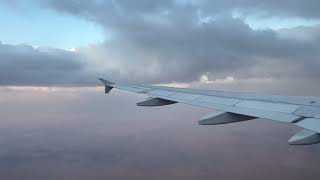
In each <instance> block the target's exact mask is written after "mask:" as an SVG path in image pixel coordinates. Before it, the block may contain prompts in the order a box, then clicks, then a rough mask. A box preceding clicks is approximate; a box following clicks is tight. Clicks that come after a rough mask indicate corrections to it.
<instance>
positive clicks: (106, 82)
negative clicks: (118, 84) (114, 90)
mask: <svg viewBox="0 0 320 180" xmlns="http://www.w3.org/2000/svg"><path fill="white" fill-rule="evenodd" d="M98 79H99V80H100V81H101V82H102V83H103V84H105V85H106V86H111V85H113V84H114V83H113V82H111V81H108V80H105V79H103V78H98Z"/></svg>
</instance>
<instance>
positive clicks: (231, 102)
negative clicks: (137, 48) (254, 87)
mask: <svg viewBox="0 0 320 180" xmlns="http://www.w3.org/2000/svg"><path fill="white" fill-rule="evenodd" d="M99 80H100V81H102V82H103V83H104V85H105V93H109V92H110V91H111V89H113V88H117V89H121V90H126V91H130V92H134V93H139V94H144V95H147V96H149V98H147V99H146V100H145V101H143V102H139V103H137V105H138V106H164V105H170V104H175V103H184V104H188V105H193V106H198V107H203V108H208V109H215V110H217V111H214V112H213V113H211V114H208V115H207V116H205V117H203V118H202V119H201V120H200V121H199V124H200V125H218V124H227V123H235V122H241V121H247V120H253V119H257V118H264V119H269V120H274V121H279V122H283V123H290V124H293V125H296V126H298V127H301V128H303V129H302V130H301V131H300V132H298V133H297V134H295V135H294V136H293V137H292V138H291V139H290V140H289V144H291V145H309V144H316V143H320V98H319V97H303V96H297V97H294V96H278V95H259V94H254V93H239V92H225V91H211V90H196V89H186V88H172V87H163V86H153V85H132V84H118V83H113V82H110V81H107V80H105V79H102V78H99Z"/></svg>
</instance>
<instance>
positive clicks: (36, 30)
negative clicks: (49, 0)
mask: <svg viewBox="0 0 320 180" xmlns="http://www.w3.org/2000/svg"><path fill="white" fill-rule="evenodd" d="M0 27H1V31H0V41H1V42H2V43H6V44H21V43H25V44H30V45H33V46H50V47H55V48H63V49H71V48H74V47H79V46H86V45H87V44H91V43H97V42H102V41H103V40H104V39H105V36H104V33H103V32H104V31H103V29H102V28H100V27H99V25H97V24H94V23H92V22H89V21H85V20H83V19H80V18H76V17H72V16H68V15H65V14H63V15H61V14H58V13H56V12H54V11H50V10H48V9H44V8H42V9H41V8H39V7H34V8H30V9H29V8H21V9H19V8H18V9H15V8H13V7H10V6H7V4H3V3H0Z"/></svg>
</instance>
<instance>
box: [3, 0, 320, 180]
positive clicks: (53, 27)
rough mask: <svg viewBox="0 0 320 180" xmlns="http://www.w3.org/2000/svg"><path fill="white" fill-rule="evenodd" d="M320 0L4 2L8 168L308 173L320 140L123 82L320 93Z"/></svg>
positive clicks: (157, 174) (55, 173) (227, 175)
mask: <svg viewBox="0 0 320 180" xmlns="http://www.w3.org/2000/svg"><path fill="white" fill-rule="evenodd" d="M317 7H320V2H319V1H317V0H308V1H301V0H290V1H289V0H283V1H276V0H268V1H262V0H259V1H258V0H250V1H249V0H214V1H209V0H197V1H195V0H158V1H150V0H136V1H131V0H105V1H104V0H94V1H86V0H69V1H65V0H25V1H18V0H0V28H1V30H0V97H1V98H0V114H1V116H2V118H1V120H0V134H1V136H0V144H1V147H2V148H1V150H0V167H1V168H0V177H3V178H5V179H8V180H11V179H21V178H24V179H33V180H34V179H106V178H112V179H129V178H130V179H150V178H151V179H173V180H176V179H199V178H201V179H212V178H213V177H216V178H218V179H235V177H236V178H237V179H291V180H293V179H302V178H304V179H308V178H312V177H314V176H317V175H320V174H319V172H318V162H319V158H320V156H319V155H318V153H317V152H318V151H319V146H318V145H313V146H303V147H302V146H298V147H296V146H289V145H288V144H287V141H288V139H289V138H290V137H291V136H292V135H293V134H295V133H296V132H297V131H298V130H299V129H297V128H296V127H291V126H289V125H285V124H281V123H275V122H269V121H266V120H263V119H258V120H256V121H250V122H245V123H237V124H231V125H222V126H215V127H211V126H210V127H203V126H198V125H197V120H198V119H200V118H201V117H203V116H205V115H206V114H207V113H209V112H210V111H209V110H206V109H199V108H195V107H190V106H186V105H180V104H177V105H172V106H166V107H161V108H139V107H136V106H135V103H136V102H139V101H141V100H143V99H144V98H145V97H143V96H137V95H135V94H130V93H126V92H122V91H118V90H114V91H112V93H111V96H106V95H104V92H103V88H102V87H101V84H100V82H99V81H98V80H97V78H98V77H104V78H106V79H108V80H111V81H115V82H128V83H145V84H162V85H170V86H177V87H191V88H201V89H217V90H230V91H245V92H258V93H272V94H283V95H302V96H320V85H319V83H317V82H318V80H319V77H320V73H319V72H320V71H319V68H320V61H319V57H320V56H319V55H320V22H319V21H320V12H319V10H318V8H317Z"/></svg>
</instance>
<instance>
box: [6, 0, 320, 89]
mask: <svg viewBox="0 0 320 180" xmlns="http://www.w3.org/2000/svg"><path fill="white" fill-rule="evenodd" d="M46 2H47V4H46V6H45V7H46V8H50V9H53V10H55V11H56V12H57V13H61V14H63V15H66V14H68V15H72V16H76V17H78V18H83V19H86V20H88V21H93V22H95V23H96V24H98V25H99V26H101V27H103V28H104V30H105V33H106V36H108V37H110V39H108V40H106V41H105V42H103V43H100V44H94V45H89V46H88V47H78V48H76V49H75V50H76V51H75V52H69V51H63V50H55V51H59V53H57V52H55V53H52V52H51V51H52V50H50V53H48V52H45V53H43V52H40V50H37V49H32V50H31V51H32V52H34V53H31V54H27V56H29V57H30V58H29V59H30V61H31V63H28V64H32V65H34V64H38V66H37V67H42V66H43V68H41V69H44V70H43V71H42V70H39V69H37V68H33V67H30V66H26V67H29V72H32V73H29V74H28V73H25V71H26V70H25V71H24V69H25V68H21V69H17V71H12V72H11V74H12V75H11V76H12V77H14V79H10V78H9V77H7V76H2V77H6V78H2V80H1V82H2V83H1V84H2V85H6V84H10V82H12V80H14V81H16V83H13V84H24V85H30V84H40V85H46V84H60V85H89V86H90V85H93V84H95V83H94V82H95V79H96V77H97V76H105V77H106V78H109V79H113V80H116V81H118V80H119V81H125V82H136V83H170V82H177V83H190V82H194V81H199V79H200V78H201V76H203V75H206V76H207V78H208V79H209V80H212V81H214V80H215V79H225V78H226V77H234V78H236V79H247V78H257V79H259V78H261V79H265V78H296V77H299V78H302V79H303V78H310V77H315V76H316V77H319V75H320V74H319V71H318V68H319V67H320V64H319V63H320V62H319V61H318V57H319V55H320V51H319V44H320V38H319V36H318V35H317V33H316V32H317V31H316V29H318V26H308V27H307V26H306V27H301V28H299V30H298V29H297V28H293V29H285V30H280V31H275V30H271V29H260V30H253V29H251V28H250V26H249V25H248V24H246V23H245V20H244V18H243V16H250V15H254V16H256V15H261V14H263V16H261V18H268V17H274V16H277V17H281V18H294V17H300V18H304V19H309V18H316V19H317V18H318V11H313V8H312V7H317V6H316V4H317V3H318V1H310V2H309V3H307V4H306V3H304V5H303V6H302V5H301V3H300V1H293V2H292V1H290V2H287V1H283V2H278V3H276V2H275V1H265V2H261V1H241V2H239V1H232V0H229V1H215V2H213V1H204V0H203V1H192V0H164V1H148V0H140V1H129V0H118V1H84V0H77V1H62V0H55V1H46ZM285 4H287V6H285ZM235 11H238V12H240V13H241V14H242V16H240V17H238V18H236V17H234V16H233V13H234V12H235ZM295 34H305V36H302V35H300V36H299V37H300V38H296V36H295ZM11 47H12V48H13V46H11ZM0 48H3V45H2V46H1V47H0ZM15 48H21V47H15ZM3 51H5V50H3ZM14 53H17V52H14ZM17 54H18V57H16V58H15V59H14V61H10V62H11V65H12V66H15V64H17V63H21V62H27V61H23V60H18V59H19V58H23V57H22V56H24V55H25V54H21V53H20V54H19V53H17ZM43 54H46V55H47V58H48V59H49V60H48V61H50V63H53V62H55V65H56V66H54V65H49V66H48V65H45V64H46V63H42V64H41V63H37V61H39V56H40V55H43ZM12 56H13V55H12ZM33 56H34V58H35V59H36V60H31V59H32V58H31V57H33ZM66 56H67V58H66ZM4 58H6V56H4ZM47 58H43V57H42V59H47ZM52 58H53V59H55V58H56V59H62V60H51V59H52ZM66 59H68V60H66ZM45 61H47V60H45ZM35 62H36V63H35ZM40 62H44V61H40ZM64 63H66V66H64V65H63V64H64ZM58 64H60V65H61V66H60V67H63V68H60V67H58ZM21 67H22V66H21ZM68 68H70V69H68ZM11 69H12V68H11ZM36 70H38V72H37V71H36ZM52 72H53V73H52ZM33 73H36V74H37V76H36V78H31V77H30V74H33ZM41 73H44V74H43V75H42V74H41ZM6 74H8V73H6ZM41 75H42V76H43V78H42V77H41ZM32 76H33V75H32ZM93 79H94V80H93Z"/></svg>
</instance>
